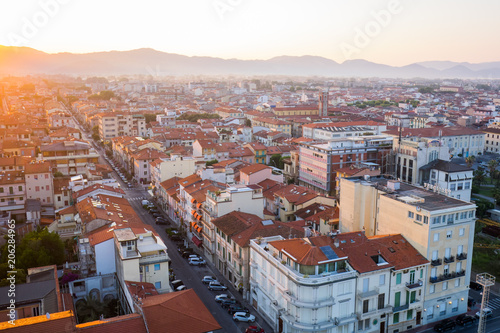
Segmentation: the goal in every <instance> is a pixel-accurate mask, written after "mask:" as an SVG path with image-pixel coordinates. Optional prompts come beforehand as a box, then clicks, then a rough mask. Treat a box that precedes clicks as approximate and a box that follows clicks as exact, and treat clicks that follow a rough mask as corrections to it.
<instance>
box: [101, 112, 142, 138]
mask: <svg viewBox="0 0 500 333" xmlns="http://www.w3.org/2000/svg"><path fill="white" fill-rule="evenodd" d="M97 118H98V119H97V122H98V126H99V136H100V137H101V139H102V140H105V141H106V140H109V139H111V138H114V137H117V136H123V135H131V136H142V137H144V136H146V120H145V118H144V116H143V115H141V114H127V113H115V112H108V113H101V114H99V115H97Z"/></svg>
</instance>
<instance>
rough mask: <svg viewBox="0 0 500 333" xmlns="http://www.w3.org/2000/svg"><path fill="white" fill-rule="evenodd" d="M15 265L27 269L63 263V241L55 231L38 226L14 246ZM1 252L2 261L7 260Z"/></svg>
mask: <svg viewBox="0 0 500 333" xmlns="http://www.w3.org/2000/svg"><path fill="white" fill-rule="evenodd" d="M16 250H17V251H16V260H17V267H18V268H22V269H28V268H32V267H39V266H47V265H61V264H63V263H64V257H65V256H64V243H63V242H62V240H61V237H59V234H57V233H55V232H49V231H48V229H47V228H44V229H42V228H39V229H37V230H35V231H32V232H30V233H28V234H27V235H26V236H25V237H24V238H23V239H22V240H21V241H20V242H19V245H18V246H17V248H16ZM6 259H7V258H4V252H2V262H7V260H6Z"/></svg>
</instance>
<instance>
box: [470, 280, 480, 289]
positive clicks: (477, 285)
mask: <svg viewBox="0 0 500 333" xmlns="http://www.w3.org/2000/svg"><path fill="white" fill-rule="evenodd" d="M469 288H470V289H474V290H483V286H482V285H480V284H479V283H477V282H474V281H471V282H470V283H469Z"/></svg>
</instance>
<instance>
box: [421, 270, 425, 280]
mask: <svg viewBox="0 0 500 333" xmlns="http://www.w3.org/2000/svg"><path fill="white" fill-rule="evenodd" d="M420 278H421V279H423V278H424V270H423V269H421V270H420Z"/></svg>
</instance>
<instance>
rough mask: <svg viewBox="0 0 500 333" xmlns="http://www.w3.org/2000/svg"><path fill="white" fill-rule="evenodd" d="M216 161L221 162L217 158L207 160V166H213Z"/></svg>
mask: <svg viewBox="0 0 500 333" xmlns="http://www.w3.org/2000/svg"><path fill="white" fill-rule="evenodd" d="M215 163H219V161H217V160H211V161H207V167H208V166H212V165H214V164H215Z"/></svg>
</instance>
